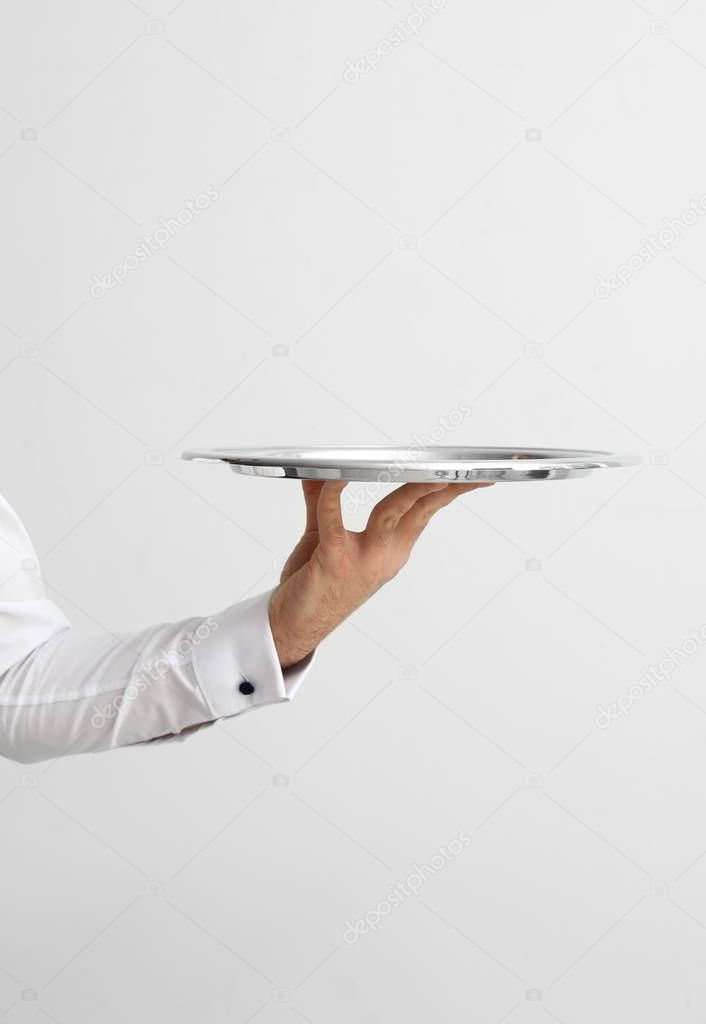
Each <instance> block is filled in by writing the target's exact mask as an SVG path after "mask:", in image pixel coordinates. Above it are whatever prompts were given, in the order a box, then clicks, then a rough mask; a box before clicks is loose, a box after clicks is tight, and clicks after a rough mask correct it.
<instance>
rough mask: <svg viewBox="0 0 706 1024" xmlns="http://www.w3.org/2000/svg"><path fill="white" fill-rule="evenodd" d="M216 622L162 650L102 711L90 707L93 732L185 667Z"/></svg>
mask: <svg viewBox="0 0 706 1024" xmlns="http://www.w3.org/2000/svg"><path fill="white" fill-rule="evenodd" d="M217 629H218V623H217V622H216V620H215V619H214V618H213V617H210V618H208V619H204V620H203V622H201V623H199V625H198V626H197V627H196V629H194V630H189V632H188V633H185V634H184V636H182V637H181V639H180V640H179V642H178V643H177V644H176V646H175V647H173V648H170V649H169V650H168V651H161V652H160V653H159V654H158V655H157V657H156V658H155V659H154V661H151V662H149V663H148V664H145V665H141V666H140V667H139V668H138V669H137V670H136V671H135V672H134V673H133V675H132V676H131V678H130V682H129V683H128V685H127V686H126V687H125V689H124V690H123V691H122V692H121V693H119V694H117V696H115V697H114V698H113V699H112V700H111V701H109V702H108V703H107V704H104V705H103V707H102V708H100V707H98V705H97V704H94V705H93V715H92V716H91V725H92V726H93V728H94V729H102V728H103V727H104V725H105V724H106V722H110V721H112V720H113V719H114V718H118V717H119V716H120V715H124V714H125V712H126V710H127V709H128V708H129V707H130V705H131V704H132V703H133V701H136V700H137V698H138V697H140V696H141V695H142V694H143V693H145V692H146V691H147V690H149V688H150V687H151V686H153V685H154V684H155V683H157V682H164V680H165V679H166V677H167V676H168V675H169V672H170V671H171V670H172V669H173V668H176V667H177V666H178V665H188V664H189V662H190V661H191V659H192V656H193V653H194V650H195V648H196V647H198V646H199V644H202V643H203V642H204V640H208V638H209V637H210V636H211V635H212V634H213V633H215V631H216V630H217Z"/></svg>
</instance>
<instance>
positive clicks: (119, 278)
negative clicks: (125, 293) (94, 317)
mask: <svg viewBox="0 0 706 1024" xmlns="http://www.w3.org/2000/svg"><path fill="white" fill-rule="evenodd" d="M218 198H219V193H218V191H217V190H216V189H215V188H214V187H213V185H209V186H208V188H206V190H205V191H204V192H199V194H198V195H197V196H196V197H195V198H194V199H185V200H184V205H183V206H182V208H181V210H179V211H178V213H176V214H175V216H174V217H160V220H159V227H157V228H156V229H155V231H154V233H153V234H151V235H143V236H142V237H141V238H139V239H138V245H136V246H135V248H134V249H133V250H132V252H131V253H129V254H128V255H127V256H126V257H125V259H124V260H123V261H122V263H116V264H115V266H114V267H113V268H112V270H110V271H109V272H108V273H107V274H103V276H102V277H99V276H98V274H94V275H93V277H92V279H91V280H92V284H91V288H90V295H91V298H93V299H102V298H103V296H104V295H106V294H107V293H108V292H109V291H112V289H113V288H116V287H120V288H122V286H123V285H124V284H125V280H126V278H127V276H128V274H131V273H132V272H133V271H134V270H137V268H138V267H139V266H141V265H142V264H143V263H146V262H147V260H148V259H149V258H150V257H151V256H154V254H155V253H156V252H164V250H165V249H166V248H167V246H168V245H169V243H170V242H171V240H172V239H173V238H175V237H176V235H177V233H178V232H179V231H183V230H184V228H186V227H188V226H189V224H192V223H193V222H194V220H195V219H196V218H197V217H198V216H199V214H201V213H203V211H204V210H207V209H208V208H209V206H211V205H212V204H213V203H215V202H216V200H217V199H218Z"/></svg>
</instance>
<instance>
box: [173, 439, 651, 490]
mask: <svg viewBox="0 0 706 1024" xmlns="http://www.w3.org/2000/svg"><path fill="white" fill-rule="evenodd" d="M182 458H184V459H194V460H197V461H201V462H221V463H224V464H226V465H229V466H230V468H231V469H232V470H233V471H234V472H236V473H244V474H246V475H248V476H271V477H284V478H287V477H288V478H290V479H296V480H375V481H378V482H380V483H425V482H434V481H448V482H449V483H453V482H457V483H460V482H469V481H471V482H472V481H477V482H479V483H481V482H482V483H488V482H493V483H495V482H498V481H515V480H566V479H567V478H569V477H579V476H588V474H589V473H592V472H593V470H595V469H616V468H620V467H622V466H637V465H639V464H640V462H641V461H642V460H641V458H640V457H639V456H637V455H614V454H612V453H611V452H595V451H575V450H566V449H562V448H451V447H445V446H435V447H425V448H420V447H415V446H413V445H410V446H404V445H400V446H399V447H397V446H390V447H382V446H380V447H377V446H375V447H373V446H370V447H363V448H357V447H353V446H350V445H342V446H339V447H332V448H324V447H315V448H303V447H302V448H210V449H199V450H194V451H186V452H184V453H183V455H182Z"/></svg>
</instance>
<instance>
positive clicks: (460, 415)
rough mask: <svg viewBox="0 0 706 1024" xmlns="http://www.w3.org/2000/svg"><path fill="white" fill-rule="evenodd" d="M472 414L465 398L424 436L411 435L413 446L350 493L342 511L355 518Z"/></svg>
mask: <svg viewBox="0 0 706 1024" xmlns="http://www.w3.org/2000/svg"><path fill="white" fill-rule="evenodd" d="M472 412H473V410H472V408H471V406H470V405H469V404H468V402H467V401H466V400H465V399H464V400H463V401H462V402H459V404H458V408H456V409H452V410H451V412H449V413H446V415H445V416H439V417H438V419H437V421H436V423H434V424H433V425H432V426H431V427H430V428H429V430H428V431H427V432H426V433H424V434H412V441H411V444H409V445H407V447H406V448H402V449H400V452H399V455H398V457H397V458H396V459H395V460H394V462H391V463H390V468H389V469H381V470H380V472H379V473H378V474H377V476H376V478H375V480H369V481H368V482H367V483H366V484H365V486H363V487H359V488H358V490H357V491H356V492H355V493H354V494H347V495H346V496H345V498H344V501H343V510H344V512H348V513H349V514H350V515H353V513H354V512H357V511H358V509H359V508H360V507H361V506H363V505H366V504H369V503H370V502H371V501H374V500H375V498H376V497H377V496H378V494H379V493H380V488H381V486H382V485H383V484H392V483H394V482H395V481H396V480H398V479H399V477H400V475H401V474H402V472H403V470H404V469H405V468H407V467H408V466H409V465H410V464H414V463H415V462H417V461H419V459H421V458H422V457H423V456H424V449H425V448H428V447H430V446H431V445H436V444H440V442H441V441H443V440H444V438H445V437H446V436H447V434H450V433H451V431H452V430H455V429H456V427H458V426H459V425H460V424H461V423H463V421H464V420H465V419H467V418H468V417H469V416H470V415H471V413H472Z"/></svg>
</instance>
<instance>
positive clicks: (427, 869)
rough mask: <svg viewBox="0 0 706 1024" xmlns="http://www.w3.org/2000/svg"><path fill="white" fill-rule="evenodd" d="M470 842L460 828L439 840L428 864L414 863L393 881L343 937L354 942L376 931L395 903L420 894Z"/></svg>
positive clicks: (351, 923)
mask: <svg viewBox="0 0 706 1024" xmlns="http://www.w3.org/2000/svg"><path fill="white" fill-rule="evenodd" d="M470 845H471V837H470V836H469V835H468V833H467V832H465V831H464V832H459V834H458V835H457V836H454V838H453V839H452V840H451V841H450V842H449V843H447V844H446V845H443V844H439V846H437V851H438V852H437V853H435V854H434V855H433V856H432V857H430V858H429V863H428V864H413V865H412V870H411V871H410V873H409V874H408V875H407V877H406V878H405V879H404V881H402V882H395V883H394V884H393V885H391V886H390V888H389V890H388V893H387V895H386V896H385V898H384V899H382V900H379V901H378V902H377V903H376V904H375V906H374V907H373V909H372V910H368V911H367V912H366V913H365V914H363V916H362V917H361V918H359V919H358V920H357V921H354V922H351V921H346V926H345V929H344V932H343V941H344V942H347V943H348V945H349V946H352V945H354V943H356V942H357V941H358V939H359V938H360V937H361V936H362V935H367V934H368V933H370V932H376V931H377V930H378V928H379V926H380V922H381V921H382V920H383V918H385V917H387V916H388V915H389V914H391V913H392V911H393V910H394V909H395V908H396V907H401V906H402V904H403V903H404V902H405V900H407V899H409V898H410V896H418V895H419V892H420V890H421V888H422V886H424V885H425V884H426V883H427V882H428V881H429V880H430V879H431V878H435V877H436V875H438V874H439V872H440V871H443V870H444V868H445V867H446V865H447V864H450V863H451V861H453V860H455V859H456V857H458V856H459V855H460V854H461V853H463V851H464V850H466V849H467V848H468V847H469V846H470Z"/></svg>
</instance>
